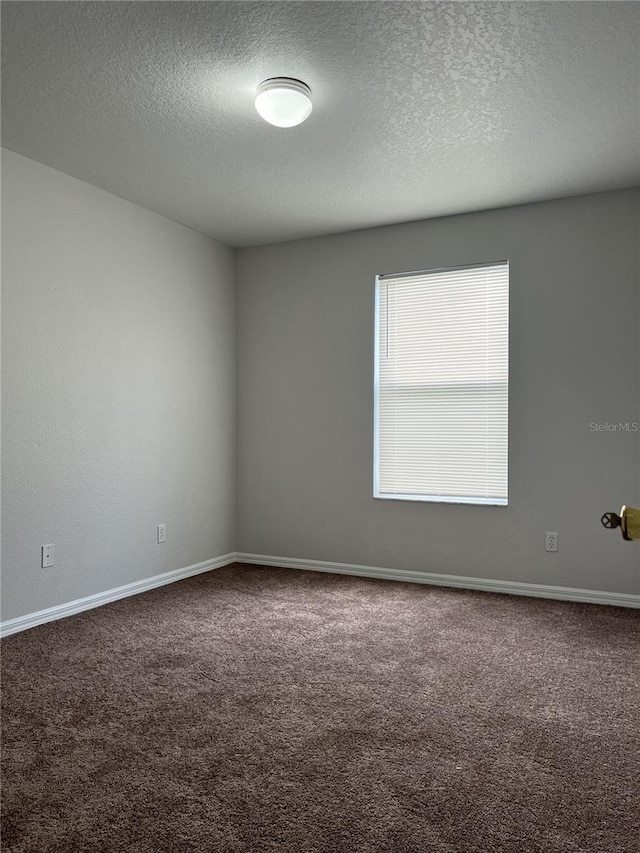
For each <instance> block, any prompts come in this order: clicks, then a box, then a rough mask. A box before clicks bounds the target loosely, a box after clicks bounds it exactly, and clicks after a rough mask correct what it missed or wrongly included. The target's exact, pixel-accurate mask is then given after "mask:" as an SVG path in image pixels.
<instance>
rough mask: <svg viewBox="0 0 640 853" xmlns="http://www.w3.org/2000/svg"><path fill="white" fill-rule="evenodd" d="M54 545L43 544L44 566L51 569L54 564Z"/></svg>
mask: <svg viewBox="0 0 640 853" xmlns="http://www.w3.org/2000/svg"><path fill="white" fill-rule="evenodd" d="M53 552H54V547H53V545H43V546H42V568H43V569H49V568H51V566H52V565H53Z"/></svg>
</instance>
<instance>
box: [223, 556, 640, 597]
mask: <svg viewBox="0 0 640 853" xmlns="http://www.w3.org/2000/svg"><path fill="white" fill-rule="evenodd" d="M236 561H237V562H238V563H255V564H256V565H259V566H282V567H283V568H289V569H305V570H307V571H312V572H333V573H336V574H341V575H357V576H358V577H365V578H383V579H384V580H391V581H407V582H409V583H424V584H431V585H432V586H450V587H457V588H460V589H477V590H481V591H483V592H502V593H508V594H509V595H530V596H534V597H535V598H555V599H557V600H559V601H582V602H584V603H585V604H609V605H613V606H615V607H640V595H631V594H627V593H622V592H600V591H599V590H594V589H575V588H573V587H566V586H547V585H546V584H537V583H518V582H516V581H501V580H490V579H487V578H469V577H463V576H461V575H439V574H432V573H430V572H409V571H404V570H402V569H385V568H380V567H379V566H359V565H355V564H353V563H329V562H325V561H324V560H304V559H298V558H296V557H268V556H266V555H264V554H243V553H237V554H236Z"/></svg>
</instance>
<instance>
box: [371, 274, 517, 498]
mask: <svg viewBox="0 0 640 853" xmlns="http://www.w3.org/2000/svg"><path fill="white" fill-rule="evenodd" d="M500 265H506V267H507V477H506V479H507V494H506V497H504V498H493V497H491V498H483V497H477V496H466V497H463V496H458V495H455V496H452V495H415V494H389V493H387V492H385V493H381V492H380V476H379V475H380V471H379V469H380V425H379V418H380V405H379V404H380V358H379V355H380V352H379V347H380V285H381V282H382V281H383V280H384V279H386V278H393V279H401V278H409V277H412V276H419V275H430V274H436V273H446V272H458V271H460V270H465V269H474V270H476V269H481V268H482V267H495V266H500ZM374 312H375V324H374V325H375V330H374V376H373V389H374V390H373V398H374V399H373V411H374V416H373V497H374V499H375V500H384V501H387V500H389V501H412V502H414V503H445V504H457V505H458V506H495V507H508V506H509V494H510V482H509V480H510V476H509V475H510V465H509V448H510V441H509V435H510V429H509V422H510V409H509V399H510V393H509V392H510V386H511V382H510V376H511V372H510V366H511V353H510V347H511V263H510V260H509V258H502V259H500V260H496V261H482V262H481V263H475V264H456V265H454V266H449V267H434V268H433V269H426V270H412V271H407V272H401V273H382V274H378V275H376V277H375V300H374Z"/></svg>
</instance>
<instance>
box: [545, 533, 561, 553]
mask: <svg viewBox="0 0 640 853" xmlns="http://www.w3.org/2000/svg"><path fill="white" fill-rule="evenodd" d="M544 550H545V551H557V550H558V534H557V533H545V534H544Z"/></svg>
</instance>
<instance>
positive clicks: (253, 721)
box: [2, 566, 640, 853]
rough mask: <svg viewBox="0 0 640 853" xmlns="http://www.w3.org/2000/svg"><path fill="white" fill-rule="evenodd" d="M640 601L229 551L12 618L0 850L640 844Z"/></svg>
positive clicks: (607, 850) (516, 852)
mask: <svg viewBox="0 0 640 853" xmlns="http://www.w3.org/2000/svg"><path fill="white" fill-rule="evenodd" d="M638 617H639V614H638V613H637V612H634V611H631V610H624V609H618V608H612V607H599V606H597V605H580V604H573V603H564V602H553V601H543V600H540V599H525V598H516V597H511V596H499V595H490V594H485V593H475V592H466V591H461V590H449V589H439V588H430V587H427V586H417V585H413V584H401V583H394V582H390V581H373V580H364V579H359V578H353V577H344V576H339V575H328V574H315V573H311V572H300V571H292V570H289V569H269V568H258V567H252V566H233V567H229V568H227V569H222V570H219V571H217V572H213V573H211V574H208V575H201V576H199V577H196V578H192V579H190V580H187V581H182V582H181V583H178V584H174V585H172V586H167V587H163V588H161V589H158V590H154V591H153V592H149V593H146V594H145V595H141V596H137V597H135V598H128V599H125V600H123V601H120V602H116V603H114V604H111V605H109V606H107V607H102V608H100V609H97V610H92V611H88V612H86V613H84V614H81V615H79V616H75V617H72V618H70V619H66V620H63V621H59V622H54V623H51V624H49V625H43V626H40V627H38V628H34V629H32V630H30V631H27V632H25V633H23V634H17V635H15V636H12V637H9V638H7V639H6V640H4V641H3V644H2V647H3V721H4V726H3V738H4V750H3V759H4V760H3V797H2V806H3V847H2V849H3V850H6V851H7V853H9V851H15V853H17V851H20V852H21V853H22V851H25V853H26V851H28V853H39V851H64V853H67V851H140V853H147V851H148V853H158V851H172V853H173V851H175V853H179V851H210V853H231V851H234V853H235V851H238V853H240V851H242V853H249V851H251V853H262V852H263V851H282V853H318V851H323V853H324V851H326V853H341V851H345V853H392V852H393V853H533V851H540V853H555V851H563V853H565V851H571V853H578V852H579V853H623V851H624V853H632V851H633V853H636V851H638V850H639V849H640V848H639V842H638V837H639V836H638V832H639V830H640V825H639V821H638V786H639V774H638V749H639V743H638V738H639V722H640V697H639V690H638V679H639V676H640V671H639V670H640V666H639V664H640V659H639V656H638V640H639V638H640V621H639V618H638Z"/></svg>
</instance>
